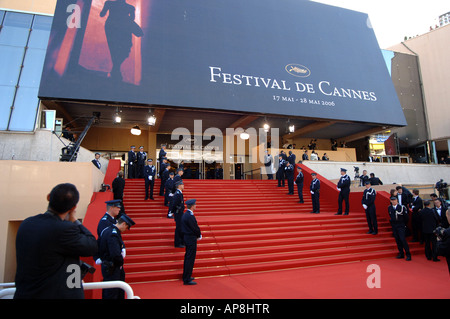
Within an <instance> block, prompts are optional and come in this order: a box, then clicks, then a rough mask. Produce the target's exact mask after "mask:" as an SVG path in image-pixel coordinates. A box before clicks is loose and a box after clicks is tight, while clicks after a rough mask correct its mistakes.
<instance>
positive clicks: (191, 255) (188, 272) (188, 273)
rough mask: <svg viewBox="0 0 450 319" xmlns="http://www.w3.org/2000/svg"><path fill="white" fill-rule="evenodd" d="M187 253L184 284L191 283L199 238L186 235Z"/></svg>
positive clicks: (184, 266) (184, 265)
mask: <svg viewBox="0 0 450 319" xmlns="http://www.w3.org/2000/svg"><path fill="white" fill-rule="evenodd" d="M184 242H185V245H186V253H185V254H184V264H183V282H185V283H186V282H189V281H191V277H192V271H193V270H194V263H195V256H196V254H197V237H195V236H192V235H184Z"/></svg>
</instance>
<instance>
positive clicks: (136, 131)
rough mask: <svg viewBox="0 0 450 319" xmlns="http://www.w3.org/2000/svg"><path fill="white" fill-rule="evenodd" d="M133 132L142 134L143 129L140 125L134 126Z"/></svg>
mask: <svg viewBox="0 0 450 319" xmlns="http://www.w3.org/2000/svg"><path fill="white" fill-rule="evenodd" d="M131 134H133V135H141V129H140V127H139V126H137V125H136V126H134V127H133V128H132V129H131Z"/></svg>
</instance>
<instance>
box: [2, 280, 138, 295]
mask: <svg viewBox="0 0 450 319" xmlns="http://www.w3.org/2000/svg"><path fill="white" fill-rule="evenodd" d="M14 287H15V284H14V283H13V282H12V283H0V299H12V298H13V297H14V293H15V292H16V288H14ZM1 288H3V289H1ZM108 288H120V289H122V290H123V291H125V293H126V295H127V299H140V298H139V297H138V296H135V295H134V292H133V289H132V288H131V286H130V285H129V284H127V283H126V282H124V281H102V282H83V289H84V290H94V289H108Z"/></svg>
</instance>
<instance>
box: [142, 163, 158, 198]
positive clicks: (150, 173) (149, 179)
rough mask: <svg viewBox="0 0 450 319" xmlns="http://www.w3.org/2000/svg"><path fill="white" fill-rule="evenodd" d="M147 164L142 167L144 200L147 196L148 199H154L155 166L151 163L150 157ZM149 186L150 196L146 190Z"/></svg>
mask: <svg viewBox="0 0 450 319" xmlns="http://www.w3.org/2000/svg"><path fill="white" fill-rule="evenodd" d="M147 164H148V165H146V166H145V167H144V181H145V200H147V199H148V198H149V197H150V199H152V200H154V198H153V188H154V187H155V177H156V167H155V166H154V165H153V160H152V159H151V158H149V159H148V160H147ZM149 187H150V196H149V192H148V189H149Z"/></svg>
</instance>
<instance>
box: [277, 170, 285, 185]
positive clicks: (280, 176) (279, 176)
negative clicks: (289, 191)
mask: <svg viewBox="0 0 450 319" xmlns="http://www.w3.org/2000/svg"><path fill="white" fill-rule="evenodd" d="M277 180H278V186H280V187H281V186H283V187H284V170H283V168H282V167H280V168H278V171H277Z"/></svg>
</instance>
